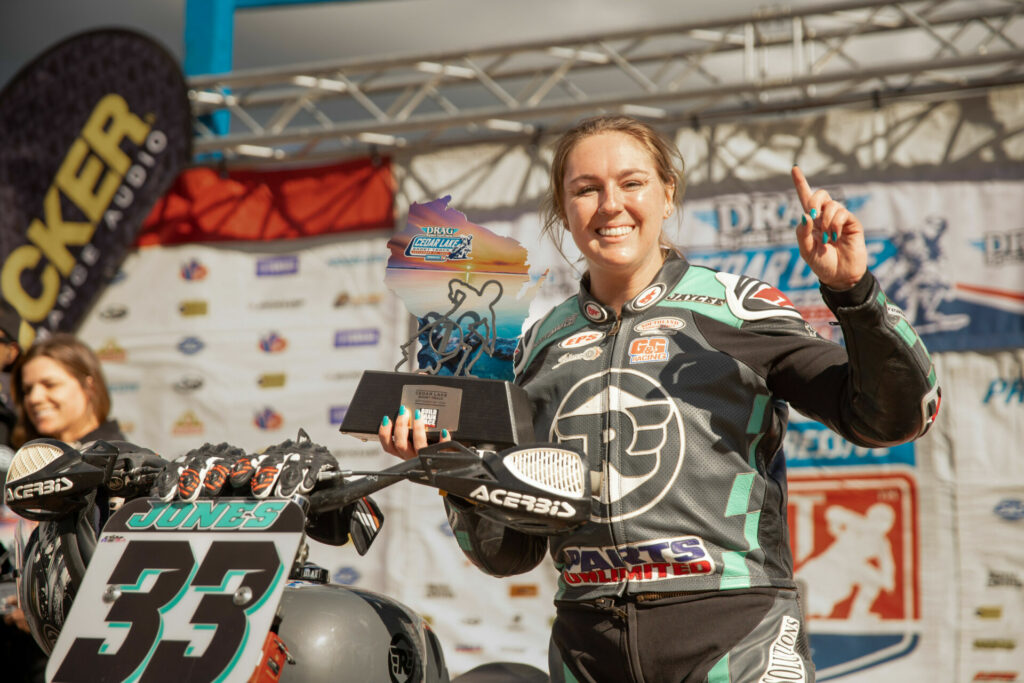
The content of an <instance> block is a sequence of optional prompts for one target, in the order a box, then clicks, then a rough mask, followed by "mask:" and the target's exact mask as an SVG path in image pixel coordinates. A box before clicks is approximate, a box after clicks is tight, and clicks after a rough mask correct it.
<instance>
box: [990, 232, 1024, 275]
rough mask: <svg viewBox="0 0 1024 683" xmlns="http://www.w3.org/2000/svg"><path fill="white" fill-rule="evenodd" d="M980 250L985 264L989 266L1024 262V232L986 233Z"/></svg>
mask: <svg viewBox="0 0 1024 683" xmlns="http://www.w3.org/2000/svg"><path fill="white" fill-rule="evenodd" d="M981 249H982V251H983V252H984V254H985V264H986V265H989V266H1001V265H1003V264H1011V263H1019V262H1021V261H1024V230H1010V231H1008V232H986V233H985V234H984V236H983V238H982V243H981Z"/></svg>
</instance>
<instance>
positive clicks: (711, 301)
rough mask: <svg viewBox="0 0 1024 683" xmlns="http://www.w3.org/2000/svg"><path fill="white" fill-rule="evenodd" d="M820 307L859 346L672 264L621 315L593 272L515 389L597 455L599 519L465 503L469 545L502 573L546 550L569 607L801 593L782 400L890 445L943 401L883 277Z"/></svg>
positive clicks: (707, 273) (769, 292) (459, 532)
mask: <svg viewBox="0 0 1024 683" xmlns="http://www.w3.org/2000/svg"><path fill="white" fill-rule="evenodd" d="M822 296H823V297H824V300H825V302H826V304H827V305H828V306H829V308H830V309H831V310H832V311H833V313H835V315H836V318H837V319H838V321H839V324H840V325H841V326H842V331H843V336H844V339H845V343H846V347H845V348H844V347H843V346H840V345H838V344H835V343H833V342H830V341H827V340H824V339H822V338H821V337H819V336H818V335H817V334H816V333H815V332H814V330H813V329H812V328H811V327H810V326H809V325H808V324H807V323H806V322H804V320H803V319H802V318H801V317H800V314H799V313H798V312H797V311H796V309H795V308H794V307H793V306H792V304H790V302H789V301H788V300H787V299H786V298H785V296H783V295H782V294H781V293H780V292H779V291H778V290H777V289H775V288H773V287H771V286H769V285H767V284H765V283H763V282H760V281H758V280H755V279H753V278H749V277H744V276H736V275H730V274H727V273H721V272H716V271H714V270H711V269H708V268H704V267H699V266H694V265H691V264H689V263H688V262H686V261H685V260H684V259H682V258H678V257H675V256H672V257H670V258H669V259H668V260H667V261H666V262H665V264H664V265H663V267H662V269H661V270H660V272H659V273H658V275H657V277H656V278H655V279H654V280H653V281H652V283H651V284H650V285H649V286H648V287H647V288H645V289H644V290H643V291H642V292H640V294H639V295H637V296H636V297H635V298H634V299H633V300H632V301H630V302H628V303H626V304H625V305H624V306H623V309H622V314H621V316H619V317H617V316H616V315H615V314H614V312H613V311H611V310H610V309H607V308H605V307H604V306H602V305H601V304H600V303H599V302H598V301H596V300H595V299H594V298H593V297H591V296H590V294H589V292H588V290H587V279H586V278H584V281H583V283H582V285H581V288H580V293H579V295H578V296H576V297H572V298H570V299H568V300H566V301H565V302H563V303H562V304H560V305H559V306H557V307H556V308H554V309H553V310H552V311H551V312H550V313H549V314H548V315H547V316H546V317H545V318H543V319H542V320H540V321H539V322H537V323H536V324H534V325H533V326H532V328H531V329H530V330H529V331H528V332H527V333H526V334H525V335H524V337H523V339H522V341H521V342H520V345H519V348H518V349H517V355H516V358H517V364H516V382H517V383H518V384H520V385H522V386H523V387H524V388H525V389H526V391H527V393H528V394H529V396H530V398H531V400H532V403H533V406H534V408H535V417H534V425H535V429H536V438H537V439H538V440H539V441H557V442H561V443H566V444H570V445H572V446H575V447H577V448H579V449H580V450H581V451H582V452H584V453H585V454H586V459H587V463H588V465H589V469H590V471H591V480H592V483H593V494H594V497H593V498H592V513H591V520H590V521H589V522H588V523H586V524H584V525H583V526H582V527H580V528H579V529H577V530H575V531H573V532H572V533H570V534H567V535H564V536H557V537H553V538H551V539H546V538H542V537H530V536H526V535H523V534H520V533H517V532H514V531H511V530H508V529H506V528H503V527H498V526H496V525H491V524H489V523H486V522H483V521H482V520H480V519H479V518H478V517H477V516H476V515H474V514H472V510H471V508H470V507H469V506H467V505H464V504H460V503H459V502H457V501H452V503H453V505H450V508H451V514H450V515H449V516H450V518H451V520H452V522H453V528H454V530H455V532H456V538H457V539H458V540H459V543H460V546H461V547H462V548H463V550H464V551H465V552H466V554H467V555H468V556H469V557H470V559H471V560H472V561H473V562H474V563H476V564H477V565H478V566H479V567H480V568H481V569H483V570H484V571H486V572H488V573H490V574H493V575H497V576H503V575H509V574H514V573H520V572H523V571H528V570H529V569H531V568H533V567H534V566H536V564H537V563H539V562H540V560H541V559H542V557H543V553H544V551H545V550H546V549H547V548H548V545H549V544H550V552H551V554H552V557H553V558H554V561H555V564H556V566H557V567H558V568H559V570H560V572H561V577H560V582H559V586H560V587H559V591H558V595H557V596H556V601H557V602H558V603H559V604H563V601H569V602H580V603H590V602H593V601H595V600H597V599H601V598H620V597H622V596H637V595H643V594H651V593H654V594H662V595H664V594H673V593H677V592H691V591H720V590H733V589H750V588H758V587H774V588H779V589H793V588H794V587H795V584H794V581H793V566H792V565H793V563H792V557H791V552H790V545H789V539H788V530H787V524H786V473H785V472H786V470H785V460H784V457H783V455H782V451H781V447H782V442H783V435H784V433H785V428H786V421H787V407H786V403H789V404H792V405H793V406H794V407H796V408H798V409H799V410H800V411H801V412H803V413H804V414H806V415H808V416H810V417H813V418H814V419H817V420H819V421H821V422H822V423H824V424H825V425H827V426H828V427H830V428H831V429H833V430H834V431H836V432H838V433H839V434H841V435H842V436H844V437H845V438H847V439H848V440H850V441H852V442H854V443H855V444H858V445H861V446H866V447H880V446H888V445H893V444H897V443H901V442H904V441H907V440H910V439H914V438H916V437H918V436H921V435H922V434H924V433H925V431H926V430H927V429H928V427H929V426H930V424H931V422H932V420H933V419H934V416H935V414H936V412H937V410H938V402H939V388H938V384H937V382H936V376H935V371H934V368H933V366H932V364H931V360H930V358H929V356H928V353H927V351H926V350H925V348H924V346H923V344H922V343H921V340H920V338H919V337H918V336H917V334H916V333H915V332H914V330H913V329H912V328H911V327H910V325H909V324H908V322H907V320H906V319H905V317H904V316H903V314H902V312H901V311H900V310H899V309H898V308H897V307H896V306H894V305H893V304H892V303H891V302H890V301H889V300H888V299H887V298H886V297H885V295H884V294H883V293H882V292H881V291H880V290H879V288H878V284H877V282H876V280H875V278H874V277H873V276H872V275H871V274H870V273H868V274H867V275H865V277H864V278H863V279H862V280H861V282H859V283H858V284H857V285H856V286H855V287H854V288H853V289H852V290H849V291H846V292H833V291H830V290H828V289H827V288H825V287H822Z"/></svg>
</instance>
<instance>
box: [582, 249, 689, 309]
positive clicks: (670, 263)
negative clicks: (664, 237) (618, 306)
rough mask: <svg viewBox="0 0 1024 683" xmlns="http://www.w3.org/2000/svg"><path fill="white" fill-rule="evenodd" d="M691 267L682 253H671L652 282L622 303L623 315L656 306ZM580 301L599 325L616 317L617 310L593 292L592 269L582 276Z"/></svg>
mask: <svg viewBox="0 0 1024 683" xmlns="http://www.w3.org/2000/svg"><path fill="white" fill-rule="evenodd" d="M689 267H690V264H689V262H688V261H687V260H686V259H685V258H683V257H682V256H681V255H679V254H678V253H676V252H675V251H670V252H668V256H667V257H666V258H665V262H664V263H663V264H662V266H661V269H660V270H659V271H658V274H657V275H655V276H654V279H653V280H651V282H650V284H648V285H647V286H646V287H644V288H643V289H642V290H640V293H639V294H637V295H636V296H635V297H633V298H632V299H631V300H630V301H627V302H626V303H625V305H623V307H622V312H623V314H626V315H635V314H637V313H642V312H643V311H646V310H647V309H649V308H651V307H653V306H654V305H655V304H657V303H658V302H659V301H661V300H662V298H664V296H665V295H666V294H668V293H669V292H670V291H671V290H672V287H673V286H674V285H675V284H676V283H677V282H679V280H680V279H681V278H682V277H683V275H684V274H685V273H686V270H687V269H688V268H689ZM578 301H579V305H580V311H582V312H583V316H584V317H585V318H586V319H587V320H589V321H590V322H592V323H598V324H600V323H605V322H608V321H610V320H615V311H614V310H613V309H611V308H609V307H608V306H605V305H604V304H603V303H601V302H600V301H598V300H597V299H595V298H594V297H593V295H591V293H590V271H587V272H586V273H584V274H583V277H582V278H581V279H580V293H579V297H578Z"/></svg>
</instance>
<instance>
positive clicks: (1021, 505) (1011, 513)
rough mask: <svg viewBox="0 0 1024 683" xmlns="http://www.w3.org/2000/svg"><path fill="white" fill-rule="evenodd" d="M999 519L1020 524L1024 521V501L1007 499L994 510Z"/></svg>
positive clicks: (1000, 502)
mask: <svg viewBox="0 0 1024 683" xmlns="http://www.w3.org/2000/svg"><path fill="white" fill-rule="evenodd" d="M992 512H994V513H995V514H996V516H997V517H1000V518H1002V519H1005V520H1006V521H1008V522H1019V521H1020V520H1022V519H1024V500H1021V499H1020V498H1005V499H1003V500H1001V501H999V502H998V503H996V506H995V507H994V508H993V509H992Z"/></svg>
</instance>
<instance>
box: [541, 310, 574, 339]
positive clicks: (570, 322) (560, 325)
mask: <svg viewBox="0 0 1024 683" xmlns="http://www.w3.org/2000/svg"><path fill="white" fill-rule="evenodd" d="M575 324H576V314H575V313H573V314H572V315H569V316H566V318H565V320H563V321H562V322H560V323H558V325H556V326H555V327H553V328H551V329H550V330H548V331H547V332H545V333H544V336H543V337H541V338H540V339H538V340H537V343H538V344H539V343H541V342H542V341H544V340H545V339H549V338H550V337H551V335H553V334H555V333H556V332H558V331H560V330H564V329H565V328H567V327H571V326H572V325H575Z"/></svg>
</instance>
